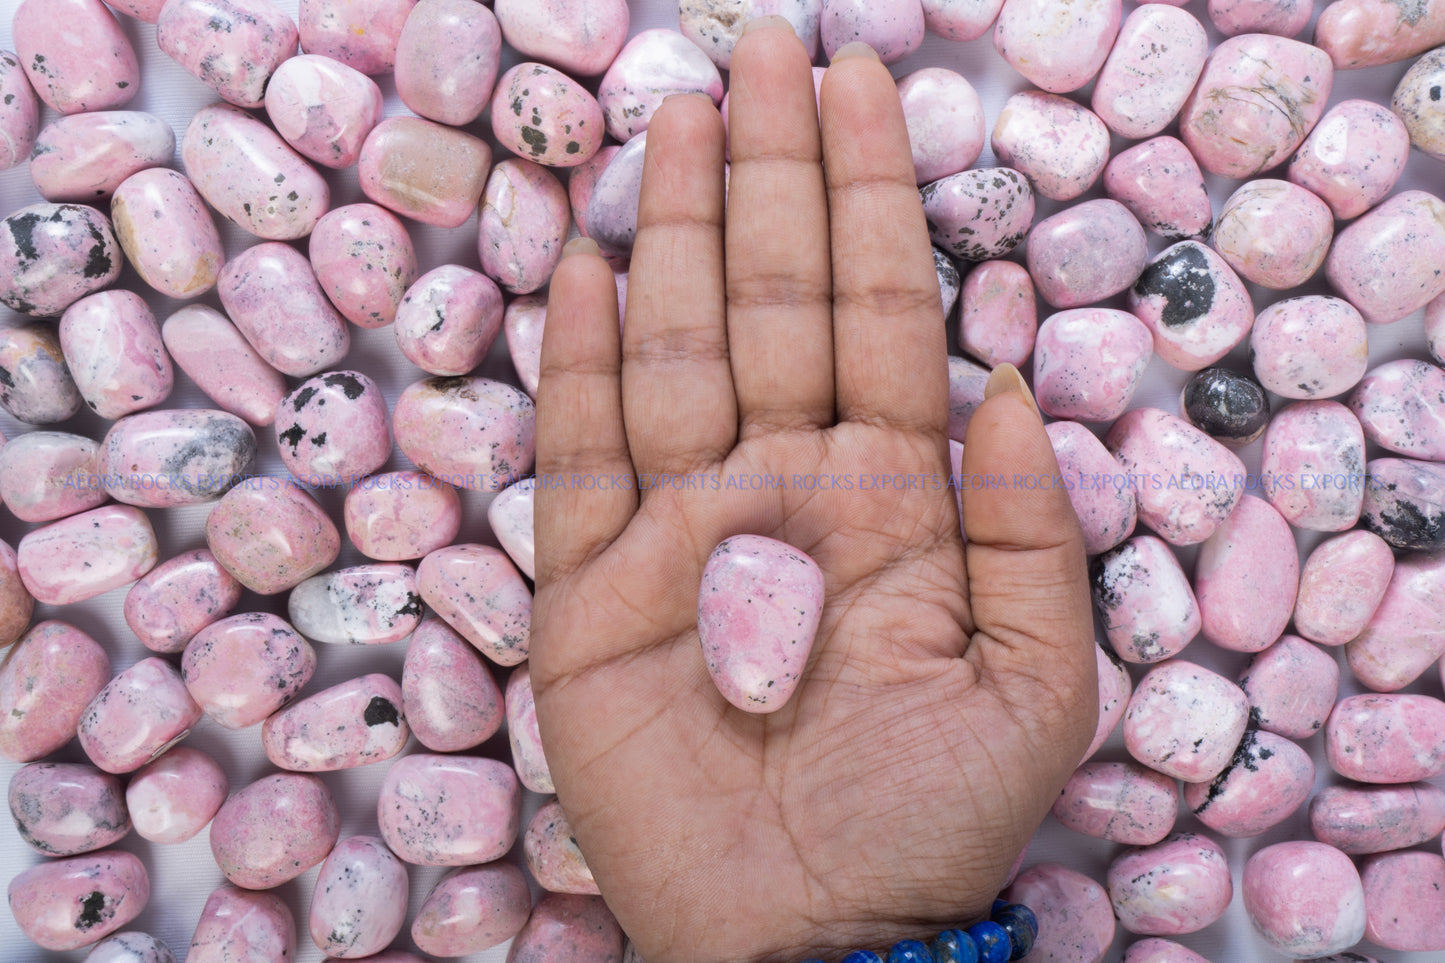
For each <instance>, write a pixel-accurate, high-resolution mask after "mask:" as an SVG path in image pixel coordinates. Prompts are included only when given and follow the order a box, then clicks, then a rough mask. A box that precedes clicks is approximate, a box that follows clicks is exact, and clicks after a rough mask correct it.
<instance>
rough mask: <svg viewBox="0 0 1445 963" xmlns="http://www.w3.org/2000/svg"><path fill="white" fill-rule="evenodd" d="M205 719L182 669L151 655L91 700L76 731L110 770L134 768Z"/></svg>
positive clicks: (87, 749) (93, 758)
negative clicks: (186, 682) (192, 695)
mask: <svg viewBox="0 0 1445 963" xmlns="http://www.w3.org/2000/svg"><path fill="white" fill-rule="evenodd" d="M200 719H201V707H200V706H198V705H196V703H195V700H194V699H192V698H191V696H190V693H189V692H187V691H186V684H185V682H183V681H182V680H181V674H180V673H179V672H177V671H176V670H175V668H174V667H173V666H172V665H171V664H170V663H169V662H167V661H165V660H164V659H161V658H159V657H157V656H151V657H150V658H148V659H142V660H141V661H139V662H137V663H136V664H135V665H133V666H131V667H130V668H128V669H126V670H125V671H124V672H121V673H120V674H118V675H117V676H116V677H115V678H113V679H111V680H110V682H108V683H107V684H106V686H105V688H104V689H101V690H100V692H99V693H98V694H97V695H96V697H95V698H94V699H91V700H90V705H88V706H86V707H85V714H84V715H82V716H81V717H80V725H79V726H78V727H77V729H76V735H77V736H79V738H80V747H81V748H82V749H84V750H85V754H86V755H87V756H89V757H90V761H91V762H93V763H95V764H96V765H97V766H99V767H100V768H101V769H104V770H105V771H106V772H113V773H123V772H133V771H134V770H136V769H139V768H140V767H141V766H143V765H145V764H146V763H147V762H150V761H151V760H152V759H155V758H156V757H158V756H160V755H161V754H162V753H164V752H165V751H166V750H167V749H169V748H170V747H171V746H173V745H175V744H176V743H177V742H179V741H181V740H182V739H184V738H185V737H186V735H187V733H189V732H190V731H191V727H192V726H194V725H195V724H196V723H197V722H199V721H200Z"/></svg>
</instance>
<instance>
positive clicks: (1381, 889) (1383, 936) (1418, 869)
mask: <svg viewBox="0 0 1445 963" xmlns="http://www.w3.org/2000/svg"><path fill="white" fill-rule="evenodd" d="M1360 882H1361V884H1362V885H1363V886H1364V889H1365V938H1366V939H1368V940H1369V941H1370V942H1372V943H1378V944H1379V945H1380V946H1384V947H1388V948H1389V949H1392V950H1414V951H1419V952H1439V951H1441V950H1445V858H1442V857H1441V856H1437V855H1436V854H1434V853H1421V852H1405V853H1382V854H1381V855H1378V856H1372V857H1370V858H1369V859H1367V860H1365V865H1364V868H1363V869H1361V871H1360Z"/></svg>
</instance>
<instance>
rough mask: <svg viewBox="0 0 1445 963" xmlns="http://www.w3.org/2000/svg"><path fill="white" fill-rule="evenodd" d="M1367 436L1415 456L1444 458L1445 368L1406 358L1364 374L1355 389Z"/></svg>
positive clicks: (1352, 402)
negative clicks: (1444, 369) (1443, 369)
mask: <svg viewBox="0 0 1445 963" xmlns="http://www.w3.org/2000/svg"><path fill="white" fill-rule="evenodd" d="M1348 404H1349V406H1350V410H1351V411H1353V412H1354V413H1355V415H1356V417H1358V418H1359V420H1360V426H1361V427H1362V428H1363V429H1364V432H1365V437H1366V438H1368V439H1369V440H1370V441H1372V442H1374V443H1375V444H1377V445H1379V446H1380V447H1381V448H1384V449H1386V450H1388V451H1392V452H1394V453H1396V454H1399V455H1408V456H1409V457H1411V458H1423V459H1427V460H1429V461H1445V371H1442V370H1441V369H1440V368H1439V367H1438V366H1436V365H1433V364H1430V363H1429V362H1426V361H1415V360H1412V359H1409V358H1402V359H1400V360H1399V361H1388V362H1386V363H1385V364H1382V365H1380V366H1378V367H1376V368H1373V369H1371V370H1370V371H1368V372H1366V373H1365V377H1364V378H1363V379H1362V380H1361V381H1360V383H1359V384H1358V385H1356V386H1355V390H1354V391H1353V392H1352V393H1351V394H1350V397H1349V400H1348Z"/></svg>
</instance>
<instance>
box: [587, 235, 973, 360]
mask: <svg viewBox="0 0 1445 963" xmlns="http://www.w3.org/2000/svg"><path fill="white" fill-rule="evenodd" d="M601 253H602V251H601V249H599V248H598V247H597V242H596V241H594V240H592V238H590V237H574V238H573V239H572V240H570V241H568V242H567V243H566V244H564V245H563V246H562V256H563V257H571V256H572V255H574V254H601ZM990 384H992V382H990Z"/></svg>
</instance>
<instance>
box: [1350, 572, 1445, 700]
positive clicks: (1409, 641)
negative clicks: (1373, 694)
mask: <svg viewBox="0 0 1445 963" xmlns="http://www.w3.org/2000/svg"><path fill="white" fill-rule="evenodd" d="M1375 571H1376V572H1377V573H1379V574H1383V571H1384V566H1383V564H1381V565H1380V566H1379V568H1377V569H1375ZM1371 588H1372V586H1370V585H1369V583H1364V584H1362V585H1360V586H1359V587H1357V588H1356V589H1355V590H1354V591H1355V592H1356V593H1360V592H1368V591H1369V590H1370V589H1371ZM1349 591H1350V590H1349V589H1346V590H1345V592H1346V594H1347V595H1348V593H1349ZM1442 598H1445V555H1442V554H1440V553H1436V554H1432V555H1426V554H1416V555H1406V556H1404V557H1403V558H1401V559H1399V560H1398V561H1396V562H1395V565H1394V569H1393V571H1392V572H1391V574H1390V579H1389V584H1388V585H1387V586H1386V588H1385V590H1384V595H1383V596H1382V597H1381V598H1380V602H1379V605H1378V606H1377V607H1376V608H1375V609H1374V612H1373V614H1372V615H1370V617H1369V621H1368V622H1366V623H1365V626H1364V628H1362V629H1361V630H1360V632H1359V634H1358V635H1357V636H1356V637H1355V638H1354V639H1353V640H1352V641H1351V642H1350V643H1349V644H1348V645H1346V646H1345V657H1346V659H1347V660H1348V662H1349V665H1350V672H1351V673H1352V674H1353V675H1354V676H1355V678H1357V679H1359V680H1360V681H1361V682H1363V683H1364V684H1365V685H1367V686H1369V687H1370V688H1371V689H1374V690H1376V691H1381V692H1393V691H1394V690H1396V689H1403V688H1404V687H1405V686H1407V685H1409V684H1410V683H1411V682H1414V681H1415V680H1416V679H1417V678H1419V677H1420V676H1421V675H1422V674H1424V672H1425V671H1426V670H1427V669H1429V668H1430V666H1432V665H1434V664H1435V661H1436V660H1437V659H1439V658H1440V656H1441V655H1442V654H1445V620H1442V619H1441V617H1440V600H1441V599H1442ZM1367 600H1368V597H1367V598H1366V599H1363V600H1362V601H1367ZM1361 608H1363V605H1361Z"/></svg>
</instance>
